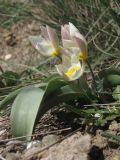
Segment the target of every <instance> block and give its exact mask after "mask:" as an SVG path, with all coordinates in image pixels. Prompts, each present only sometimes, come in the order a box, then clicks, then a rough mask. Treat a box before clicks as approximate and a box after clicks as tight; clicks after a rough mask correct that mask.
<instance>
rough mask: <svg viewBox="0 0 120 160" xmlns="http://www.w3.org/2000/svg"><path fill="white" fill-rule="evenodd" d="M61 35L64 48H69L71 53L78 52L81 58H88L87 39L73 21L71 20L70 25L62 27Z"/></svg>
mask: <svg viewBox="0 0 120 160" xmlns="http://www.w3.org/2000/svg"><path fill="white" fill-rule="evenodd" d="M61 36H62V44H63V47H64V48H67V49H69V50H70V51H71V53H73V54H76V55H77V57H78V59H79V60H86V59H87V57H88V54H87V42H86V39H85V38H84V36H83V35H82V34H81V33H80V32H79V30H78V29H77V28H76V27H75V26H74V25H73V24H72V23H70V22H69V24H68V25H64V26H62V27H61Z"/></svg>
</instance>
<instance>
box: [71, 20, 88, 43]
mask: <svg viewBox="0 0 120 160" xmlns="http://www.w3.org/2000/svg"><path fill="white" fill-rule="evenodd" d="M69 27H70V35H71V36H72V37H73V38H74V37H77V38H79V39H81V40H82V41H83V42H84V43H85V44H86V45H87V42H86V39H85V38H84V36H83V35H82V34H81V33H80V32H79V30H78V29H77V28H76V27H75V26H74V25H73V24H72V23H70V22H69Z"/></svg>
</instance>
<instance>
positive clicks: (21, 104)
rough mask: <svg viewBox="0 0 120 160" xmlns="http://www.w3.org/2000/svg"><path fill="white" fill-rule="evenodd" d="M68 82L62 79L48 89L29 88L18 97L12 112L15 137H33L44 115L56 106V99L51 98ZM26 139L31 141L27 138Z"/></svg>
mask: <svg viewBox="0 0 120 160" xmlns="http://www.w3.org/2000/svg"><path fill="white" fill-rule="evenodd" d="M63 85H66V82H65V81H63V80H61V79H60V78H55V79H53V80H51V81H50V82H49V83H48V85H47V87H46V89H45V90H43V89H41V88H37V87H32V86H31V87H28V88H25V89H23V90H22V91H21V93H20V94H18V96H17V97H16V99H15V101H14V103H13V105H12V110H11V116H10V117H11V126H12V133H13V135H14V136H16V137H19V136H26V135H31V134H32V133H33V131H34V128H35V125H36V123H37V122H38V120H39V119H40V118H41V117H42V116H43V114H44V113H45V112H46V111H48V110H49V109H50V108H51V107H53V106H54V102H55V99H54V97H49V95H51V94H52V93H54V92H55V91H56V90H57V89H59V88H60V87H61V86H63ZM26 139H30V137H27V138H26Z"/></svg>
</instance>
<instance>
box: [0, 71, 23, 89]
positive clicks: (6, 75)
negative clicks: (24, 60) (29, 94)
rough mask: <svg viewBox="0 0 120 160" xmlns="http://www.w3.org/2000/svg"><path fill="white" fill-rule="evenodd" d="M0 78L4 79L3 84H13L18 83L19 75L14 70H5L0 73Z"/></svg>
mask: <svg viewBox="0 0 120 160" xmlns="http://www.w3.org/2000/svg"><path fill="white" fill-rule="evenodd" d="M0 78H1V79H2V80H4V81H5V85H7V86H13V85H16V84H17V83H18V81H19V79H20V76H19V75H18V74H17V73H15V72H12V71H6V72H3V73H2V74H1V75H0Z"/></svg>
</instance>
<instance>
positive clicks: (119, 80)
mask: <svg viewBox="0 0 120 160" xmlns="http://www.w3.org/2000/svg"><path fill="white" fill-rule="evenodd" d="M98 76H99V79H100V80H102V81H103V86H104V88H106V87H107V88H109V87H113V86H117V85H120V70H118V69H114V68H110V69H106V70H102V71H100V72H99V74H98Z"/></svg>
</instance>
